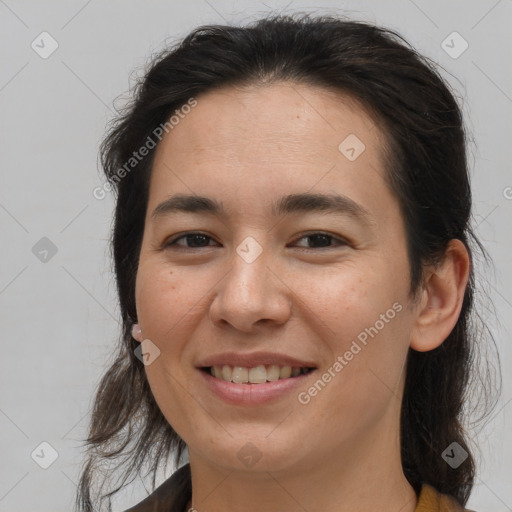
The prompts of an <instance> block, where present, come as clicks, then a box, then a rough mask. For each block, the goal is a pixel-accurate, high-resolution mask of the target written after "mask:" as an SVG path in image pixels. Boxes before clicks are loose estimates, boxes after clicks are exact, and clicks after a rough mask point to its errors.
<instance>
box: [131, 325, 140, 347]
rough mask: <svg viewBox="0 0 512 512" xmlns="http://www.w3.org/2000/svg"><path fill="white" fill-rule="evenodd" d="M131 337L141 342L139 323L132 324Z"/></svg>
mask: <svg viewBox="0 0 512 512" xmlns="http://www.w3.org/2000/svg"><path fill="white" fill-rule="evenodd" d="M132 338H134V339H135V340H136V341H138V342H139V343H140V342H142V330H141V328H140V325H139V324H133V326H132Z"/></svg>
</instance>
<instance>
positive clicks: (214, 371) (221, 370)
mask: <svg viewBox="0 0 512 512" xmlns="http://www.w3.org/2000/svg"><path fill="white" fill-rule="evenodd" d="M315 369H316V368H308V367H292V366H279V365H260V366H255V367H252V368H247V367H244V366H229V365H223V366H208V367H204V368H201V370H202V371H204V372H205V373H208V374H210V375H212V376H213V377H215V378H217V379H220V380H224V381H226V382H233V383H235V384H264V383H266V382H273V381H276V380H283V379H290V378H296V377H299V376H301V375H306V374H308V373H311V372H312V371H314V370H315Z"/></svg>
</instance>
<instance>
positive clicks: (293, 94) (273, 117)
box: [148, 83, 390, 212]
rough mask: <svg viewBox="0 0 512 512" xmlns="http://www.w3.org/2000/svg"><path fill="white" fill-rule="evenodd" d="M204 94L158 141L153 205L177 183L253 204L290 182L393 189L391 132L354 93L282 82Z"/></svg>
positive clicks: (362, 190) (371, 196) (360, 193)
mask: <svg viewBox="0 0 512 512" xmlns="http://www.w3.org/2000/svg"><path fill="white" fill-rule="evenodd" d="M196 101H197V105H196V106H195V107H194V108H192V109H191V110H190V112H189V113H188V114H186V115H183V116H181V119H180V121H179V123H178V124H177V125H175V126H174V127H173V128H172V130H170V131H169V133H167V134H166V135H165V136H164V137H163V139H162V141H161V142H160V144H159V145H158V147H157V150H156V151H157V152H156V155H155V160H154V164H153V171H152V177H151V187H150V204H149V205H148V212H150V211H151V210H152V208H154V207H155V206H156V204H157V203H158V202H160V201H161V200H162V199H164V198H165V197H166V196H168V195H170V194H171V193H175V192H182V193H187V194H190V193H197V194H198V195H216V196H217V197H219V198H221V200H222V198H223V197H228V196H230V194H231V197H237V198H239V199H241V200H244V201H245V206H246V207H247V208H250V207H251V205H250V202H251V201H253V202H256V200H257V201H259V204H264V202H268V200H269V199H270V198H269V194H271V193H273V192H274V191H275V194H276V196H277V195H279V196H281V195H282V192H283V191H284V190H285V189H286V191H287V192H288V193H301V192H305V191H307V190H312V189H314V190H313V191H314V192H333V191H334V189H337V191H338V192H343V193H346V195H349V196H351V197H352V198H353V199H354V200H356V201H358V202H366V203H368V202H372V201H373V200H376V199H378V198H379V196H380V199H385V198H386V197H385V196H386V194H383V190H382V189H383V188H387V187H386V184H385V180H384V174H385V169H384V158H383V155H384V154H385V151H384V150H385V144H386V141H385V136H384V134H383V133H381V131H380V130H379V129H378V127H377V124H376V122H375V120H374V119H373V117H372V116H371V115H370V114H369V113H368V111H367V110H366V109H364V108H363V107H362V106H361V105H360V104H359V103H358V102H357V101H356V100H354V99H353V98H351V97H350V96H347V95H343V94H340V93H339V92H334V91H330V90H327V89H324V88H321V87H313V86H308V85H303V84H295V83H278V84H271V85H268V84H267V85H260V86H246V87H229V88H223V89H219V90H215V91H211V92H208V93H205V94H203V95H200V96H198V97H197V98H196ZM387 198H388V199H390V196H389V193H388V195H387ZM228 202H229V201H228ZM253 206H254V205H253Z"/></svg>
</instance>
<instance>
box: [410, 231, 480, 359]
mask: <svg viewBox="0 0 512 512" xmlns="http://www.w3.org/2000/svg"><path fill="white" fill-rule="evenodd" d="M469 271H470V258H469V253H468V251H467V249H466V247H465V246H464V244H463V243H462V242H461V241H460V240H456V239H454V240H451V241H450V242H449V244H448V247H447V249H446V252H445V256H444V259H443V261H442V263H440V264H439V265H438V266H437V267H436V268H434V269H432V270H431V271H430V272H429V275H428V277H427V278H426V280H425V283H424V286H423V290H422V297H421V301H420V304H419V306H418V309H417V313H416V319H415V323H414V328H413V332H412V335H411V343H410V346H411V348H412V349H414V350H417V351H418V352H427V351H429V350H433V349H435V348H437V347H439V346H440V345H441V344H442V343H443V341H444V340H445V339H446V338H447V337H448V336H449V334H450V333H451V331H452V330H453V328H454V327H455V324H456V323H457V320H458V319H459V315H460V311H461V309H462V302H463V300H464V293H465V291H466V286H467V283H468V279H469Z"/></svg>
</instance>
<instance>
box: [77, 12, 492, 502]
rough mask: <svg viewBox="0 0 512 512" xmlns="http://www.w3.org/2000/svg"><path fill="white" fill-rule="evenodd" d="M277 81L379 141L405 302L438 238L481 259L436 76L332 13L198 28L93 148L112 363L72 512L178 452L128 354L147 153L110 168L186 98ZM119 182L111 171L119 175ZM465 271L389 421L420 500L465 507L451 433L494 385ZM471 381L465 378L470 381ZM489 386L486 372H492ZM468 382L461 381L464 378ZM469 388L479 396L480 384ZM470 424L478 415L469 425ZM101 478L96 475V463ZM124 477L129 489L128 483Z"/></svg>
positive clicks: (398, 46)
mask: <svg viewBox="0 0 512 512" xmlns="http://www.w3.org/2000/svg"><path fill="white" fill-rule="evenodd" d="M282 81H289V82H292V83H301V84H309V85H315V86H321V87H324V88H327V89H329V90H335V91H339V92H341V93H343V94H348V95H350V96H351V97H353V98H355V99H357V100H359V101H360V103H361V104H362V105H363V106H365V107H366V108H368V109H369V111H370V112H372V113H373V115H374V117H375V119H376V120H377V121H378V122H379V123H380V126H381V130H382V132H383V133H384V135H385V136H386V137H387V139H388V141H389V144H388V148H387V149H388V154H389V158H388V161H387V162H386V167H387V179H388V184H389V187H390V189H391V190H392V191H393V193H394V194H395V197H396V198H397V201H398V203H399V205H400V208H401V212H402V215H403V218H404V221H405V226H406V235H407V249H408V256H409V263H410V281H411V295H412V296H414V294H415V293H416V292H417V291H418V289H419V287H420V285H421V282H422V271H423V268H424V266H425V265H428V264H433V263H434V264H435V262H437V261H439V259H440V258H442V256H443V254H444V251H445V249H446V246H447V244H448V242H449V241H450V240H451V239H454V238H455V239H459V240H461V241H462V242H463V243H464V244H465V245H466V247H467V249H468V251H469V252H470V255H471V256H472V261H474V251H473V248H478V249H479V250H480V251H481V253H482V254H483V255H484V256H485V257H486V258H487V255H486V253H485V250H484V248H483V247H482V245H481V244H480V242H479V241H478V239H477V238H476V236H475V235H474V234H473V232H472V230H471V227H470V221H471V204H472V200H471V190H470V183H469V173H468V166H467V160H466V136H465V130H464V125H463V120H462V116H461V110H460V108H459V106H458V104H457V101H456V99H455V98H454V95H453V94H452V92H450V89H449V87H448V85H447V84H446V83H445V81H444V80H443V79H442V78H441V76H440V74H439V72H438V71H437V70H436V67H435V66H434V65H433V64H432V63H431V62H430V61H429V60H428V59H426V58H425V57H422V56H421V55H419V54H418V53H417V52H416V51H415V50H414V49H413V48H411V47H410V46H409V44H408V43H407V42H406V41H405V40H403V39H402V38H401V36H399V35H398V34H396V33H394V32H392V31H390V30H386V29H384V28H380V27H377V26H373V25H371V24H367V23H363V22H355V21H350V20H342V19H338V18H335V17H332V16H318V17H311V16H309V15H303V14H301V15H295V16H272V17H268V18H266V19H262V20H259V21H256V22H254V23H253V24H251V25H249V26H246V27H235V26H217V25H216V26H204V27H199V28H197V29H196V30H194V31H193V32H192V33H190V34H189V35H188V36H187V37H186V38H185V39H184V40H183V41H181V42H179V43H178V44H176V45H175V46H174V47H172V48H168V49H166V50H165V51H164V52H162V53H160V54H159V55H157V56H156V57H155V58H154V59H153V61H152V62H151V65H150V67H149V69H148V70H147V72H146V73H145V75H144V76H143V78H142V79H141V80H140V81H139V82H138V83H137V85H136V87H135V91H134V94H133V101H131V103H130V104H129V105H128V106H127V107H126V108H125V109H124V110H122V111H120V112H119V115H118V117H117V118H116V120H115V122H114V123H113V126H112V127H111V129H110V131H109V133H108V135H107V136H106V138H105V139H104V141H103V144H102V147H101V152H100V155H101V163H102V166H103V170H104V172H105V175H106V178H107V179H108V180H109V183H111V184H112V186H113V188H114V192H115V195H116V210H115V224H114V228H113V234H112V250H113V260H114V263H115V274H116V278H117V290H118V295H119V302H120V309H121V315H122V322H123V332H122V335H121V339H120V343H119V347H118V351H117V355H116V358H115V360H114V361H113V363H112V365H111V366H110V368H109V369H108V370H107V372H106V373H105V375H104V376H103V378H102V380H101V382H100V383H99V385H98V389H97V393H96V396H95V401H94V408H93V411H92V417H91V423H90V432H89V436H88V438H87V440H86V444H87V448H88V453H87V459H86V461H85V464H84V468H83V471H82V475H81V479H80V484H79V490H78V495H77V504H78V507H79V508H80V510H81V511H91V510H93V507H94V508H95V509H96V508H97V507H96V506H95V502H94V499H95V498H93V496H92V494H91V493H92V491H93V490H94V488H95V478H99V477H101V478H102V479H104V478H107V480H108V478H110V477H111V476H112V475H113V474H114V470H115V469H119V468H124V472H122V473H121V476H120V479H119V481H118V483H117V486H114V487H115V488H113V489H111V490H110V491H109V492H103V490H102V487H101V489H100V490H97V493H96V494H97V495H98V496H99V497H101V499H102V500H103V499H108V500H109V502H110V497H111V496H112V495H113V494H115V493H116V492H117V491H118V490H119V489H121V488H122V487H124V486H125V485H127V481H128V479H129V477H130V476H132V477H133V478H135V477H136V476H137V474H140V470H141V469H142V468H143V466H144V465H148V466H147V467H148V474H152V475H153V487H154V486H155V474H156V471H157V470H158V469H159V468H160V467H161V464H162V463H163V462H166V461H168V458H169V455H170V454H171V453H172V452H174V454H175V457H176V459H175V460H176V461H178V459H179V458H180V456H181V454H182V452H183V450H184V448H185V443H184V442H183V440H182V439H181V438H179V436H178V435H177V434H176V432H175V431H174V430H173V429H172V427H171V426H170V425H169V424H168V422H167V421H166V419H165V418H164V416H163V414H162V413H161V411H160V409H159V408H158V406H157V404H156V402H155V400H154V398H153V395H152V393H151V390H150V387H149V385H148V381H147V379H146V376H145V371H144V365H143V364H142V363H141V361H140V360H139V359H138V358H137V357H136V356H135V355H134V350H135V349H136V348H137V346H138V343H137V342H136V341H135V340H134V339H133V338H132V336H131V326H132V324H133V323H134V322H136V321H137V311H136V308H135V279H136V274H137V268H138V258H139V252H140V248H141V242H142V236H143V230H144V218H145V213H146V208H147V203H148V190H149V180H150V177H151V168H152V161H153V155H154V151H152V152H150V154H149V155H148V156H147V157H145V158H144V159H142V160H141V161H140V162H139V163H138V164H137V166H136V168H135V169H133V170H132V171H131V172H129V173H128V174H126V175H125V176H123V177H122V179H119V172H118V171H119V169H121V168H122V167H123V166H125V165H126V162H128V161H129V159H130V158H131V157H132V156H133V152H134V151H136V150H137V149H138V148H140V147H142V146H143V145H144V144H145V141H146V140H147V139H148V137H151V135H152V134H153V133H154V130H155V128H156V127H158V126H160V125H162V124H164V123H165V122H166V121H167V120H168V119H169V118H170V116H172V115H173V113H174V112H175V111H176V110H177V109H179V108H180V107H181V106H183V105H184V104H186V103H187V101H188V100H189V99H190V98H191V97H194V98H197V97H198V96H200V95H201V94H204V93H206V92H209V91H212V90H214V89H216V88H220V87H230V86H243V85H252V84H255V85H258V84H262V83H272V82H282ZM123 174H124V173H123ZM475 291H476V287H475V274H474V270H473V265H472V266H471V274H470V278H469V283H468V286H467V289H466V291H465V295H464V300H463V305H462V311H461V313H460V317H459V319H458V321H457V324H456V325H455V327H454V329H453V331H452V332H451V334H450V335H449V336H448V338H447V339H446V340H445V341H444V342H443V343H442V345H440V346H439V347H438V348H437V349H435V350H432V351H430V352H422V353H420V352H416V351H414V350H410V351H409V354H408V360H407V374H406V384H405V392H404V397H403V403H402V413H401V427H400V428H401V457H402V464H403V469H404V474H405V476H406V477H407V479H408V480H409V482H410V483H411V485H412V486H413V487H414V489H415V490H416V492H419V489H420V488H421V485H422V484H424V483H427V484H430V485H432V486H434V487H435V488H436V489H437V490H438V491H439V492H442V493H446V494H450V495H452V496H454V497H455V498H456V499H458V501H459V502H460V503H462V504H465V503H466V501H467V499H468V497H469V495H470V492H471V489H472V486H473V482H474V476H475V462H474V457H473V455H472V451H473V450H472V449H471V448H470V446H469V445H468V438H467V434H466V433H465V430H464V427H463V423H462V420H463V413H464V412H467V411H464V410H463V406H464V408H465V407H466V405H467V400H468V398H469V394H468V393H469V389H470V388H471V386H469V384H470V383H471V379H472V378H475V379H476V381H477V383H478V388H479V390H480V393H481V394H480V395H479V397H478V398H477V400H478V401H479V402H480V403H482V400H484V401H490V400H491V398H490V397H491V391H492V389H491V388H492V387H493V383H494V380H493V374H492V370H489V366H487V372H486V373H485V372H482V369H481V368H480V366H479V365H478V364H477V363H478V358H477V357H476V355H477V354H478V352H477V351H475V347H476V346H477V344H479V345H482V344H483V343H484V342H485V340H486V339H491V340H492V336H491V335H490V333H489V332H488V330H487V328H486V325H485V322H483V320H482V319H481V318H480V315H479V313H478V311H477V310H476V309H475V308H474V307H473V306H474V292H475ZM475 375H476V376H477V377H474V376H475ZM495 375H496V374H495ZM472 376H473V377H472ZM482 383H483V384H485V386H482ZM482 417H483V416H482ZM452 442H457V443H458V444H459V445H460V446H461V447H462V448H464V450H466V451H467V452H468V454H469V456H468V458H467V459H466V460H465V461H464V463H462V464H461V465H460V466H459V467H458V468H456V469H453V468H452V467H450V466H449V465H448V464H447V463H446V462H445V461H444V460H443V458H442V457H441V454H442V452H443V451H444V450H445V449H446V448H447V447H448V446H449V445H450V444H451V443H452ZM109 462H110V463H111V466H112V467H111V468H109V469H108V471H107V470H105V469H102V464H105V463H109ZM133 478H132V480H130V482H131V481H133Z"/></svg>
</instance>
